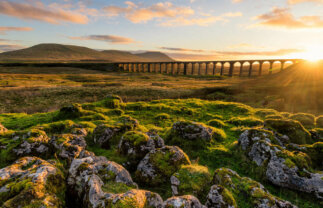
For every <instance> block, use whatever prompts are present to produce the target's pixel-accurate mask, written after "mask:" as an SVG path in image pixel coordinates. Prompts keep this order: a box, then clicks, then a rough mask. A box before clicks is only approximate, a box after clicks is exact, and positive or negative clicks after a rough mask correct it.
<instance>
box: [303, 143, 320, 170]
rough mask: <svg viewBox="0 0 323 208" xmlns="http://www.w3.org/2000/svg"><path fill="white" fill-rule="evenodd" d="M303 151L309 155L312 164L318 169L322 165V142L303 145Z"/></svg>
mask: <svg viewBox="0 0 323 208" xmlns="http://www.w3.org/2000/svg"><path fill="white" fill-rule="evenodd" d="M305 147H306V149H305V152H306V153H307V155H309V156H310V158H311V161H312V162H313V165H314V167H315V168H317V169H318V170H322V167H323V142H316V143H314V144H312V145H305Z"/></svg>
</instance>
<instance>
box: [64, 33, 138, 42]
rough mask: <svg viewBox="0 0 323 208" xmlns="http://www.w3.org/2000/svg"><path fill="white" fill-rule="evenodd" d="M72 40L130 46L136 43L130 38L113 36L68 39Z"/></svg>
mask: <svg viewBox="0 0 323 208" xmlns="http://www.w3.org/2000/svg"><path fill="white" fill-rule="evenodd" d="M69 38H70V39H72V40H96V41H103V42H108V43H112V44H131V43H136V41H134V40H133V39H131V38H126V37H121V36H115V35H88V36H81V37H69Z"/></svg>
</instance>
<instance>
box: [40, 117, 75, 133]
mask: <svg viewBox="0 0 323 208" xmlns="http://www.w3.org/2000/svg"><path fill="white" fill-rule="evenodd" d="M74 126H75V123H74V122H73V121H71V120H64V121H57V122H53V123H49V124H44V125H42V126H41V127H42V128H43V129H44V131H46V132H47V133H49V134H62V133H70V132H71V129H72V128H73V127H74Z"/></svg>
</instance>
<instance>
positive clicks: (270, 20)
mask: <svg viewBox="0 0 323 208" xmlns="http://www.w3.org/2000/svg"><path fill="white" fill-rule="evenodd" d="M254 19H255V20H259V21H260V22H259V23H258V24H256V25H254V26H269V27H280V28H288V29H302V28H323V20H322V19H321V17H320V16H302V17H300V18H296V17H294V16H293V14H292V13H291V12H290V10H289V9H288V8H278V7H274V8H273V9H272V11H271V12H269V13H266V14H262V15H259V16H256V17H254Z"/></svg>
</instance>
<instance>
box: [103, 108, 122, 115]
mask: <svg viewBox="0 0 323 208" xmlns="http://www.w3.org/2000/svg"><path fill="white" fill-rule="evenodd" d="M105 114H106V115H117V116H122V115H123V114H124V111H123V110H121V109H112V110H109V111H108V112H107V113H105Z"/></svg>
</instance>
